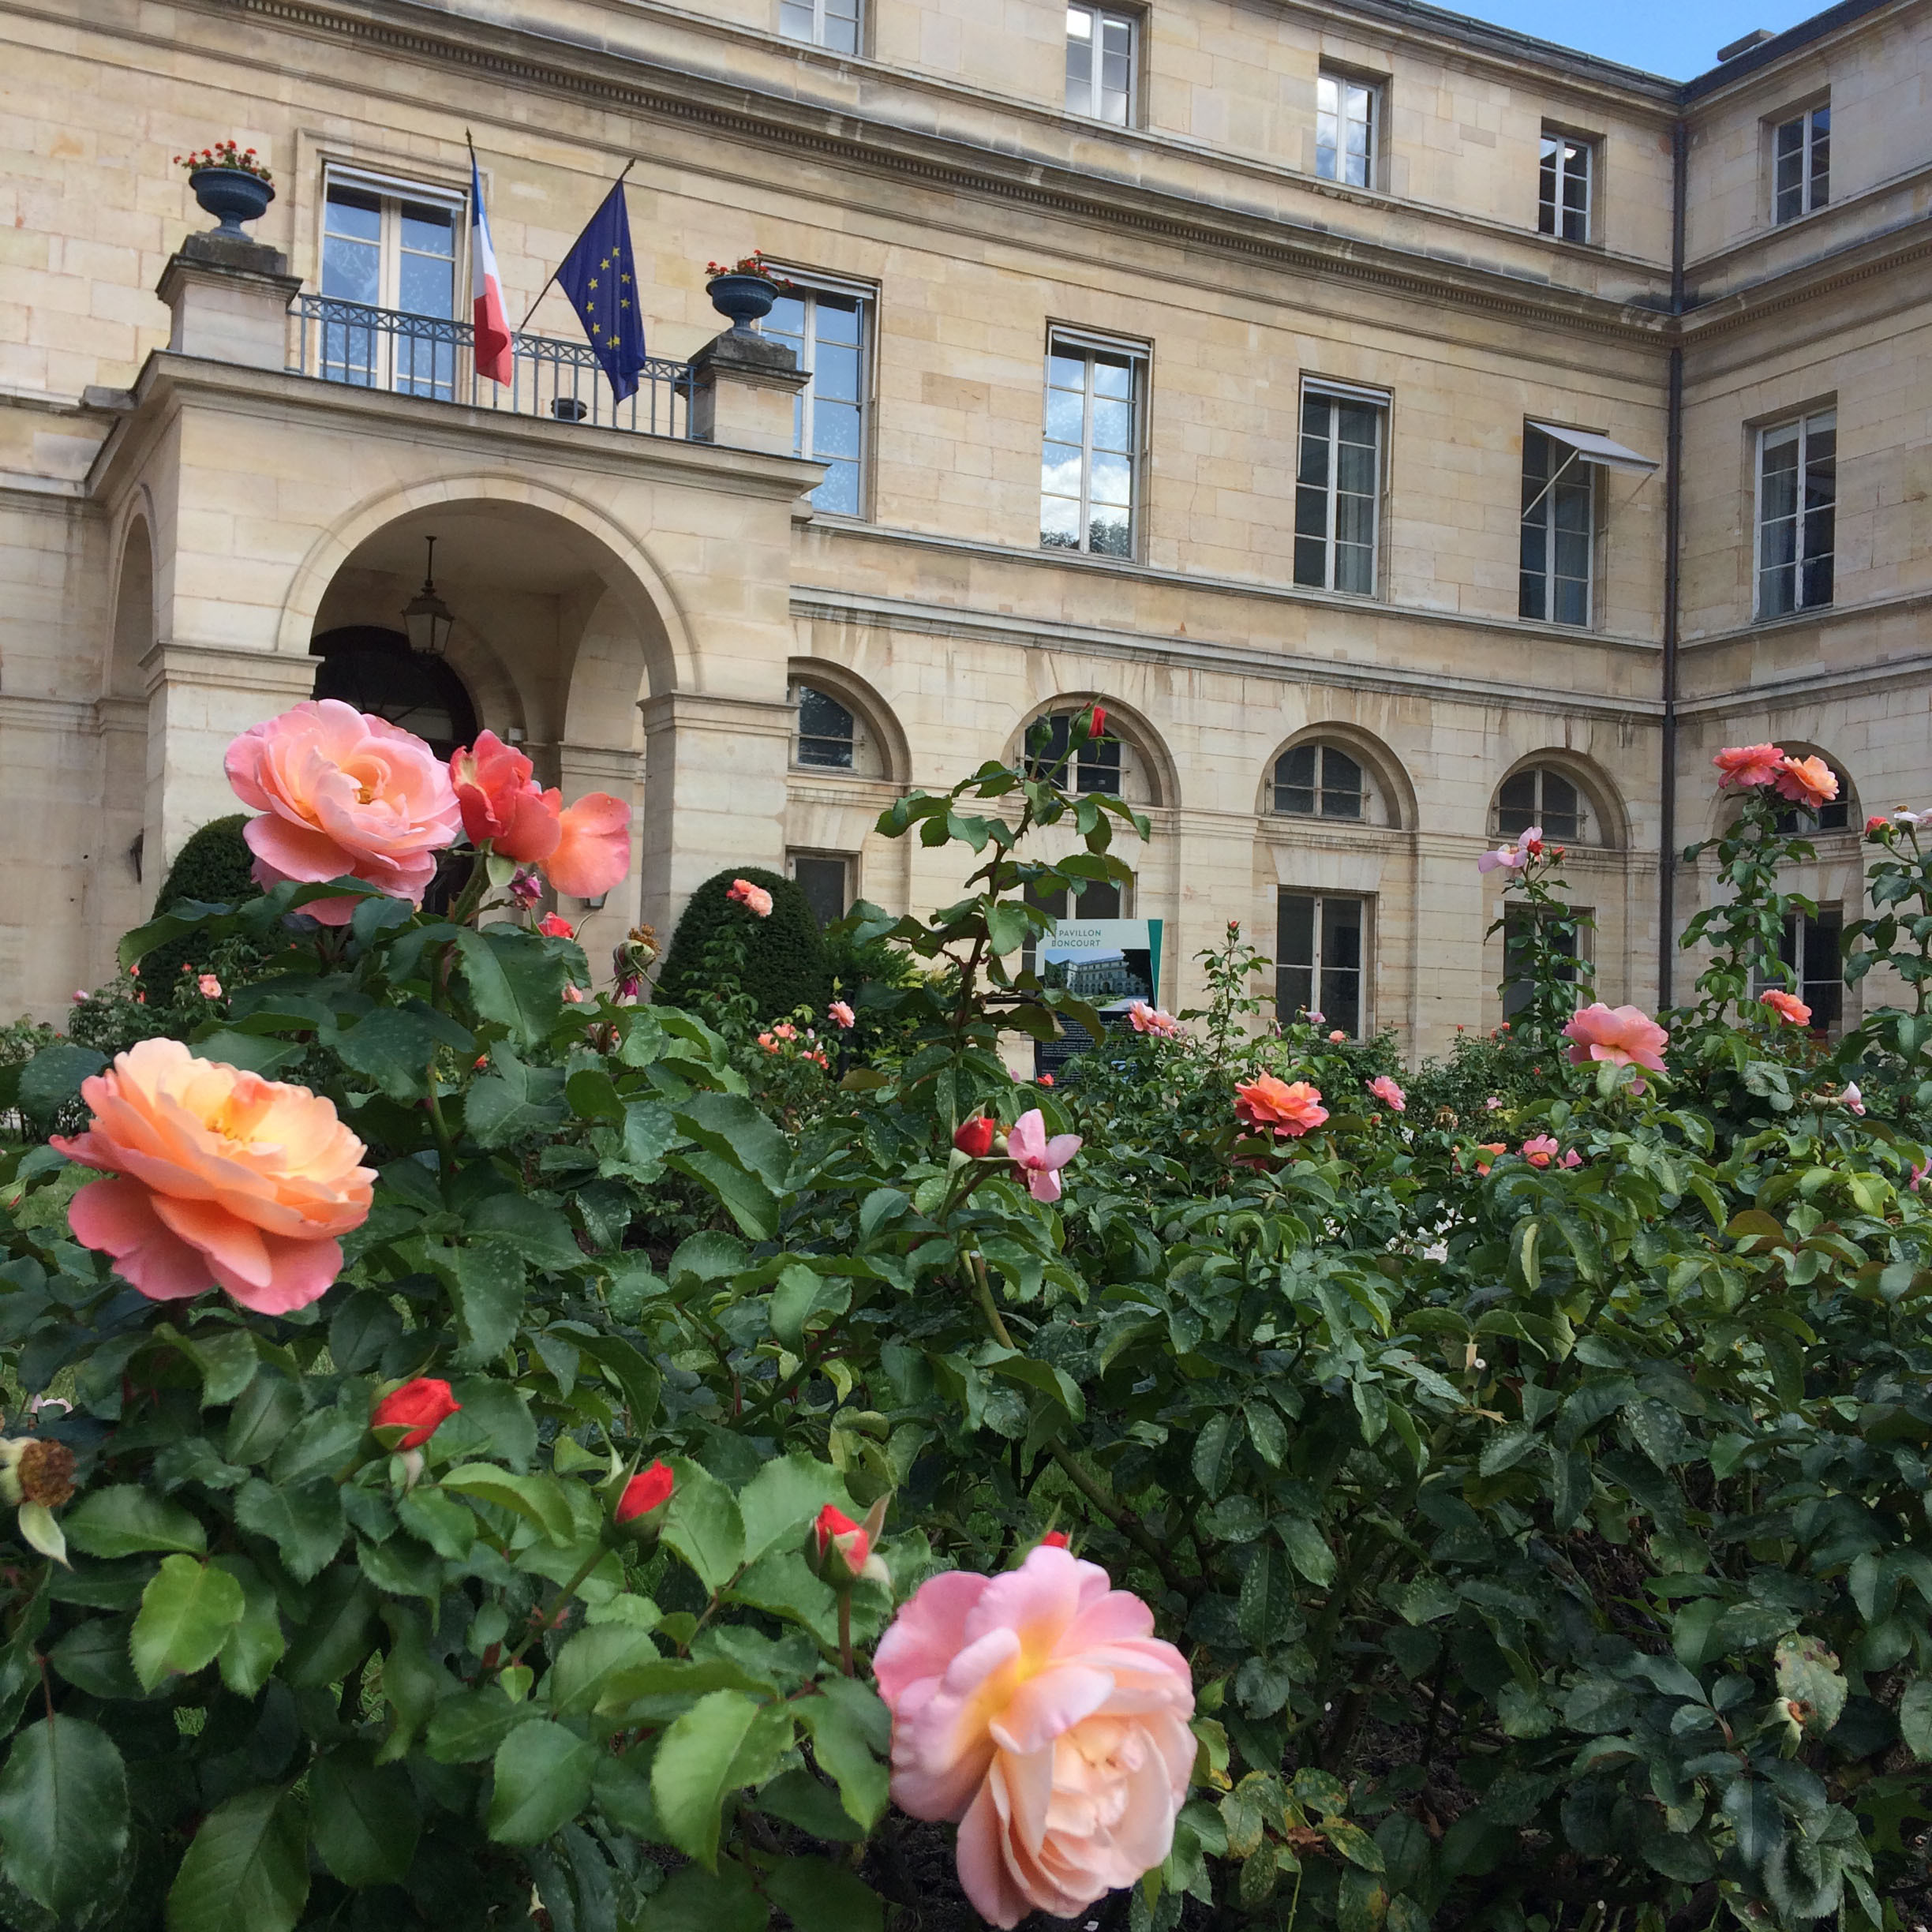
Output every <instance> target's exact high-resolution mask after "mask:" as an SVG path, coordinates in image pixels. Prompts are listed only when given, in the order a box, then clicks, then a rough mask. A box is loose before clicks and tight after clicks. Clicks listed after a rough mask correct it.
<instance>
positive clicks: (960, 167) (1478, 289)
mask: <svg viewBox="0 0 1932 1932" xmlns="http://www.w3.org/2000/svg"><path fill="white" fill-rule="evenodd" d="M186 4H187V5H189V6H194V7H196V8H197V9H200V10H204V11H208V12H212V13H218V14H223V15H233V14H237V13H241V14H247V15H253V16H255V17H260V18H265V19H268V20H272V21H279V22H281V23H283V24H286V25H287V26H289V27H291V28H295V29H297V30H298V31H301V32H309V33H310V34H313V35H317V36H326V37H328V38H332V39H339V40H348V41H350V42H354V43H359V44H361V46H363V47H368V48H370V49H377V48H381V49H386V50H388V51H391V52H393V53H395V54H400V55H402V56H404V57H406V58H410V57H413V58H417V59H425V60H431V61H436V62H441V63H443V64H444V65H447V66H451V67H455V68H458V69H470V70H471V71H473V72H481V73H487V74H490V75H492V76H494V77H499V78H501V79H503V80H507V81H512V82H514V83H515V84H517V85H518V86H519V87H521V88H525V89H533V90H544V91H548V92H553V93H556V94H560V95H565V96H567V97H571V98H575V99H580V100H582V99H587V100H591V101H596V102H600V103H605V104H608V105H609V106H611V107H616V108H617V109H619V110H620V111H625V112H629V113H632V114H638V115H639V116H641V117H650V118H657V119H662V120H672V121H681V122H685V123H687V125H695V126H698V127H702V128H706V129H711V130H713V131H714V132H716V133H720V134H723V135H725V136H727V137H733V138H736V139H739V140H746V141H748V142H751V143H753V144H756V145H759V146H762V147H766V148H771V147H779V148H791V149H792V150H794V151H797V152H812V153H816V154H818V155H823V156H825V157H826V158H827V159H830V160H833V161H834V162H837V163H841V164H843V165H845V166H848V167H856V168H858V169H860V170H865V171H869V172H872V173H880V172H890V173H893V174H897V175H899V176H900V178H907V179H912V180H915V181H923V182H927V183H929V184H930V185H933V186H934V187H937V188H940V189H945V190H946V191H948V192H951V193H965V194H971V195H978V196H980V197H986V198H988V199H990V200H1003V201H1006V202H1009V203H1017V204H1024V205H1028V206H1030V207H1032V208H1037V209H1039V211H1041V212H1043V213H1047V214H1059V215H1069V216H1072V217H1073V219H1076V220H1079V221H1080V222H1083V223H1086V224H1088V225H1089V226H1093V227H1103V228H1104V227H1110V228H1114V229H1125V230H1133V231H1135V232H1137V233H1140V234H1148V235H1151V236H1154V237H1155V238H1160V239H1164V240H1167V241H1172V242H1174V243H1176V244H1178V245H1180V246H1182V247H1184V248H1187V249H1218V250H1221V251H1222V252H1225V253H1229V254H1232V255H1235V256H1243V257H1245V258H1247V259H1249V260H1256V261H1260V262H1264V263H1267V264H1272V265H1275V266H1278V267H1280V268H1286V269H1289V270H1291V271H1294V272H1297V273H1299V274H1301V275H1327V276H1332V277H1335V278H1339V279H1342V280H1344V281H1348V282H1353V283H1366V284H1368V285H1370V286H1376V287H1380V288H1383V289H1386V290H1388V291H1390V292H1391V293H1392V294H1397V295H1402V296H1407V297H1410V298H1414V299H1420V300H1422V301H1428V302H1442V301H1453V302H1456V303H1458V304H1461V305H1464V306H1466V307H1472V308H1475V309H1481V310H1483V311H1485V312H1488V313H1492V314H1500V315H1506V316H1512V317H1515V318H1517V319H1519V320H1524V321H1527V322H1530V323H1533V324H1538V325H1541V326H1548V325H1550V324H1562V325H1563V326H1566V327H1568V328H1574V329H1581V330H1585V331H1590V332H1593V333H1597V334H1601V335H1614V336H1620V337H1624V338H1627V339H1628V338H1634V339H1639V340H1641V339H1645V338H1649V339H1659V338H1661V335H1663V334H1664V331H1667V330H1668V326H1669V317H1668V314H1667V313H1665V309H1664V294H1663V288H1664V281H1665V279H1666V271H1665V270H1664V268H1663V267H1662V266H1661V264H1645V265H1644V271H1645V272H1647V273H1649V274H1650V275H1654V276H1655V277H1656V278H1657V282H1658V285H1659V295H1658V305H1657V307H1656V308H1655V309H1651V308H1648V307H1646V306H1645V305H1642V304H1640V303H1627V302H1621V301H1613V300H1609V299H1607V298H1603V297H1600V296H1596V295H1592V294H1588V293H1586V292H1585V291H1582V290H1570V289H1564V288H1562V287H1559V286H1554V285H1552V284H1550V283H1543V282H1538V281H1535V280H1532V279H1529V278H1528V277H1525V276H1518V275H1511V274H1510V273H1509V272H1507V271H1504V270H1502V269H1499V268H1489V267H1485V266H1480V265H1473V264H1470V263H1467V262H1465V261H1457V260H1448V259H1444V258H1440V257H1435V256H1421V255H1417V254H1415V253H1410V252H1409V251H1406V250H1404V249H1399V248H1396V247H1392V246H1390V245H1387V244H1385V243H1382V242H1379V241H1373V240H1372V239H1369V238H1364V237H1357V236H1349V235H1342V234H1335V233H1334V232H1332V231H1331V230H1327V229H1325V228H1321V227H1315V226H1312V225H1309V226H1302V225H1301V224H1298V223H1294V222H1293V221H1290V220H1288V219H1285V218H1282V217H1281V216H1278V215H1268V214H1266V213H1262V212H1256V211H1254V210H1251V209H1247V208H1239V209H1237V208H1217V207H1215V206H1213V205H1211V204H1206V203H1204V202H1203V201H1201V200H1200V199H1199V198H1197V197H1192V196H1189V195H1187V194H1185V193H1178V192H1170V191H1166V190H1162V189H1151V188H1148V187H1145V186H1143V185H1139V184H1136V182H1133V180H1132V179H1131V178H1129V177H1128V176H1126V175H1125V174H1121V175H1120V176H1099V175H1096V174H1092V173H1090V172H1086V171H1083V170H1080V169H1077V168H1075V167H1069V166H1067V165H1065V164H1064V163H1059V162H1057V161H1054V160H1053V159H1050V158H1047V157H1044V156H1042V155H1029V154H1020V153H1003V152H1000V151H998V149H996V148H991V147H988V146H984V145H980V144H975V143H971V142H968V141H964V140H957V139H954V138H951V137H947V136H945V135H942V134H936V133H930V132H929V131H926V130H918V129H906V128H902V127H900V126H897V125H890V124H886V123H881V122H877V121H868V120H867V119H866V118H864V117H863V116H862V115H860V114H856V113H854V112H852V111H851V110H848V109H838V108H834V107H829V106H824V105H815V104H812V103H801V102H798V101H796V100H788V99H784V97H782V96H780V95H772V94H764V93H760V92H757V91H756V90H754V89H753V88H750V87H747V86H746V85H744V84H733V83H728V82H725V81H723V80H711V79H709V78H707V77H703V76H699V75H695V74H693V73H689V72H687V71H684V70H681V69H672V68H668V67H665V68H660V69H652V68H650V67H648V66H645V65H644V64H643V63H642V62H641V61H640V60H638V58H635V57H634V56H631V55H628V54H612V53H610V52H608V51H606V50H605V49H601V48H597V47H583V46H578V45H576V44H574V43H570V42H567V41H564V40H560V39H554V38H547V37H545V36H539V35H537V34H535V33H534V32H530V31H528V30H520V29H516V28H504V27H500V26H492V25H487V24H482V23H480V22H477V21H474V20H470V21H462V22H455V21H451V18H450V17H449V16H448V15H447V13H444V11H443V10H442V9H440V8H436V7H432V6H425V5H417V4H413V3H412V0H186ZM459 26H460V28H461V29H462V31H461V32H460V33H459V32H458V31H457V28H459ZM888 71H890V72H891V73H893V75H894V77H895V78H897V79H898V80H900V81H902V82H904V81H906V80H907V77H906V76H905V75H904V73H901V72H900V70H898V69H890V70H888ZM966 92H967V93H968V96H969V97H970V95H971V93H972V91H971V90H967V91H966ZM1032 111H1033V112H1035V114H1039V113H1040V112H1041V110H1037V109H1035V110H1032ZM1042 118H1046V119H1050V120H1053V121H1054V122H1056V123H1057V122H1058V121H1059V120H1060V119H1061V118H1063V117H1060V116H1048V115H1044V114H1042ZM1108 132H1109V133H1110V134H1114V133H1118V132H1119V130H1113V129H1110V130H1108ZM1133 133H1134V136H1135V138H1136V139H1145V138H1146V137H1144V136H1141V135H1140V133H1138V131H1133ZM1183 152H1189V153H1190V154H1191V153H1192V150H1190V149H1188V148H1185V147H1184V148H1183ZM1194 158H1199V157H1198V156H1195V157H1194ZM1215 159H1216V160H1217V162H1218V163H1220V164H1222V165H1226V160H1227V158H1226V157H1225V156H1216V157H1215ZM1241 165H1242V166H1243V167H1244V168H1246V169H1251V170H1254V171H1257V172H1259V173H1261V174H1269V175H1275V176H1278V177H1279V179H1281V180H1282V181H1283V182H1296V183H1297V184H1300V183H1302V182H1305V179H1306V178H1305V177H1302V176H1300V175H1297V174H1292V173H1291V172H1290V171H1289V170H1271V169H1268V168H1267V167H1266V165H1265V164H1264V163H1242V164H1241ZM1368 199H1369V200H1376V199H1377V198H1376V197H1368ZM1392 205H1393V206H1395V207H1396V208H1399V209H1403V210H1407V209H1409V208H1411V207H1413V206H1414V204H1406V203H1397V204H1392ZM1414 212H1417V213H1419V214H1422V215H1426V216H1427V217H1428V219H1430V220H1431V221H1432V222H1434V221H1437V220H1444V219H1451V220H1454V221H1455V222H1457V223H1460V224H1462V225H1465V226H1471V227H1479V228H1481V229H1482V230H1485V231H1486V232H1493V233H1496V234H1507V236H1509V237H1510V238H1511V240H1513V241H1527V242H1530V243H1533V242H1534V241H1535V240H1536V238H1535V237H1533V236H1532V235H1529V234H1527V233H1526V232H1525V231H1523V230H1518V229H1515V228H1513V227H1506V226H1503V225H1500V224H1495V223H1485V222H1482V221H1481V220H1480V219H1478V218H1476V217H1472V216H1463V215H1456V216H1451V215H1446V214H1445V212H1444V211H1442V210H1440V209H1436V208H1426V207H1415V208H1414ZM1612 259H1615V258H1612ZM1626 265H1628V264H1626Z"/></svg>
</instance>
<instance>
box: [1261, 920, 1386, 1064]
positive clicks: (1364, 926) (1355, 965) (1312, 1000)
mask: <svg viewBox="0 0 1932 1932" xmlns="http://www.w3.org/2000/svg"><path fill="white" fill-rule="evenodd" d="M1367 935H1368V900H1365V899H1359V898H1355V897H1352V896H1350V895H1348V894H1345V893H1308V892H1291V891H1290V890H1289V889H1288V888H1287V887H1286V886H1283V887H1282V892H1281V897H1280V899H1279V902H1278V904H1277V907H1276V912H1275V1012H1276V1013H1277V1014H1278V1015H1279V1017H1281V1018H1282V1020H1294V1019H1297V1018H1298V1017H1300V1016H1301V1014H1303V1013H1320V1015H1321V1016H1322V1018H1323V1020H1324V1021H1325V1022H1326V1024H1327V1025H1328V1026H1329V1027H1330V1028H1331V1029H1333V1030H1335V1031H1339V1032H1342V1033H1346V1035H1348V1036H1349V1038H1350V1039H1361V1035H1362V1023H1363V1020H1364V1018H1365V1005H1364V994H1365V983H1364V975H1365V972H1366V971H1367V967H1368V946H1367Z"/></svg>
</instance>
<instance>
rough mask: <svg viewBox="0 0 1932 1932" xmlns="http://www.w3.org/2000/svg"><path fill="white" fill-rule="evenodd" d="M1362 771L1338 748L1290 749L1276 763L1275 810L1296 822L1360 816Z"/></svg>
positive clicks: (1315, 746) (1329, 746)
mask: <svg viewBox="0 0 1932 1932" xmlns="http://www.w3.org/2000/svg"><path fill="white" fill-rule="evenodd" d="M1363 791H1364V785H1363V781H1362V768H1361V765H1360V764H1359V763H1358V762H1357V761H1356V760H1355V759H1354V758H1350V756H1349V754H1348V753H1347V752H1346V751H1343V750H1342V747H1340V746H1339V745H1333V744H1302V745H1295V746H1293V747H1290V749H1289V750H1287V751H1284V752H1283V753H1282V754H1281V756H1280V757H1279V758H1277V759H1276V760H1275V811H1278V812H1282V813H1286V814H1287V815H1288V816H1289V817H1290V818H1354V819H1359V818H1361V816H1362V795H1363Z"/></svg>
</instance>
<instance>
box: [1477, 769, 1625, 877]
mask: <svg viewBox="0 0 1932 1932" xmlns="http://www.w3.org/2000/svg"><path fill="white" fill-rule="evenodd" d="M1536 769H1542V770H1545V771H1553V772H1555V773H1557V774H1558V775H1559V776H1560V777H1564V778H1567V779H1568V780H1569V781H1570V782H1571V784H1573V785H1574V786H1575V787H1576V788H1577V789H1578V792H1581V793H1582V796H1583V802H1584V803H1585V804H1586V806H1587V807H1589V815H1590V819H1591V821H1592V822H1591V825H1590V827H1589V831H1590V833H1591V836H1589V837H1586V838H1583V839H1581V840H1579V841H1577V842H1578V844H1582V845H1586V846H1592V847H1595V848H1599V849H1604V850H1609V851H1612V852H1623V851H1627V849H1628V848H1629V845H1630V814H1629V813H1628V811H1627V810H1626V809H1625V807H1624V804H1623V796H1622V794H1621V793H1620V792H1619V791H1618V789H1617V788H1616V784H1615V783H1614V782H1613V781H1612V779H1611V777H1610V774H1609V773H1608V772H1606V771H1605V770H1604V769H1603V767H1602V766H1601V765H1599V764H1597V762H1596V761H1595V760H1594V759H1592V758H1584V757H1582V755H1580V754H1578V753H1577V752H1574V751H1571V750H1569V749H1568V748H1567V747H1565V746H1561V745H1548V746H1545V747H1544V748H1543V749H1542V750H1541V751H1532V752H1529V754H1526V756H1524V757H1522V758H1518V759H1516V760H1515V762H1513V763H1512V764H1511V766H1510V767H1509V769H1507V771H1505V772H1504V773H1503V774H1502V776H1501V777H1500V778H1498V780H1497V781H1496V788H1495V789H1494V790H1493V791H1492V792H1491V793H1490V794H1489V804H1488V811H1487V812H1486V813H1485V817H1484V820H1483V828H1482V830H1483V837H1485V838H1490V837H1494V836H1495V835H1496V812H1497V809H1498V806H1499V802H1500V799H1501V796H1502V791H1503V786H1504V785H1505V784H1507V782H1508V781H1510V780H1511V778H1514V777H1516V776H1517V775H1518V773H1521V772H1526V771H1533V770H1536Z"/></svg>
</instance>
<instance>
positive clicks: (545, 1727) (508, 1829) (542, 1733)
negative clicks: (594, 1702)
mask: <svg viewBox="0 0 1932 1932" xmlns="http://www.w3.org/2000/svg"><path fill="white" fill-rule="evenodd" d="M662 1755H663V1750H662V1747H660V1749H659V1756H660V1757H661V1756H662ZM595 1769H597V1753H596V1752H595V1751H594V1750H592V1749H591V1747H590V1745H589V1744H587V1743H586V1742H585V1741H584V1740H583V1739H582V1738H580V1737H579V1736H578V1735H577V1733H576V1732H575V1731H572V1730H569V1729H567V1728H566V1727H565V1726H564V1725H562V1724H554V1723H552V1721H551V1720H549V1718H547V1717H539V1718H535V1719H533V1720H531V1721H530V1723H528V1724H519V1725H518V1726H517V1728H515V1730H514V1731H512V1732H511V1733H510V1734H509V1735H508V1736H507V1737H506V1738H504V1740H503V1742H502V1743H500V1745H498V1746H497V1747H496V1784H495V1788H493V1789H492V1792H491V1793H490V1808H489V1835H490V1836H491V1837H492V1838H494V1839H495V1840H496V1842H497V1843H498V1844H514V1845H533V1844H541V1843H542V1842H543V1841H544V1840H545V1839H546V1838H548V1837H549V1836H550V1834H551V1833H552V1832H553V1831H556V1830H557V1829H559V1828H560V1827H561V1826H563V1825H567V1824H568V1823H569V1822H570V1821H571V1819H572V1818H575V1816H576V1815H577V1814H578V1812H579V1811H581V1810H582V1809H583V1808H584V1807H585V1806H586V1804H588V1803H590V1777H591V1773H593V1771H594V1770H595Z"/></svg>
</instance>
